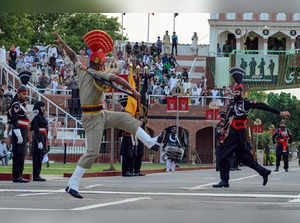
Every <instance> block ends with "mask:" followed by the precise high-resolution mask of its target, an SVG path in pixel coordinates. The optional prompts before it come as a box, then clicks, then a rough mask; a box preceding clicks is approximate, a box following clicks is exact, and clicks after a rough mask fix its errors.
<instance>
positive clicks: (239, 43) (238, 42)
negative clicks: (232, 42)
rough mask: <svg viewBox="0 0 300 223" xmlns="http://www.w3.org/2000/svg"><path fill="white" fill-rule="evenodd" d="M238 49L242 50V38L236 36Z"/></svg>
mask: <svg viewBox="0 0 300 223" xmlns="http://www.w3.org/2000/svg"><path fill="white" fill-rule="evenodd" d="M236 49H237V50H240V49H241V38H240V37H239V38H236Z"/></svg>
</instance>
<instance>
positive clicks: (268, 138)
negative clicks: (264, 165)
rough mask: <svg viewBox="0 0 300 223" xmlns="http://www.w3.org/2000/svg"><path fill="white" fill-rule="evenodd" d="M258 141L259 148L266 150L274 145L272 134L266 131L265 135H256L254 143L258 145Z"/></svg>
mask: <svg viewBox="0 0 300 223" xmlns="http://www.w3.org/2000/svg"><path fill="white" fill-rule="evenodd" d="M257 140H258V148H259V149H264V148H265V147H266V145H271V144H272V132H269V131H265V132H264V133H263V134H255V135H254V143H255V144H256V142H257Z"/></svg>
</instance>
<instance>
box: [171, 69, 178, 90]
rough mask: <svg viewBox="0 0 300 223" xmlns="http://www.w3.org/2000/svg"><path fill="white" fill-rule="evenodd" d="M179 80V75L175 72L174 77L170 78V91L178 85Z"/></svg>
mask: <svg viewBox="0 0 300 223" xmlns="http://www.w3.org/2000/svg"><path fill="white" fill-rule="evenodd" d="M177 81H178V79H177V77H176V74H175V73H173V74H172V77H171V78H170V80H169V86H170V91H172V89H173V88H174V87H175V86H176V84H177Z"/></svg>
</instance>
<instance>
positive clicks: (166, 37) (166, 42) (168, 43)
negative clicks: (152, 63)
mask: <svg viewBox="0 0 300 223" xmlns="http://www.w3.org/2000/svg"><path fill="white" fill-rule="evenodd" d="M163 48H164V53H166V54H170V51H171V40H170V35H169V32H168V31H166V34H165V35H164V38H163Z"/></svg>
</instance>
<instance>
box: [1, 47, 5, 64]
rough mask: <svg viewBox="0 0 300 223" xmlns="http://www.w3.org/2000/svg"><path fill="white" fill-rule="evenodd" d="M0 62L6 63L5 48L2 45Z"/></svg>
mask: <svg viewBox="0 0 300 223" xmlns="http://www.w3.org/2000/svg"><path fill="white" fill-rule="evenodd" d="M0 63H2V64H6V50H5V48H4V47H2V48H0Z"/></svg>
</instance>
